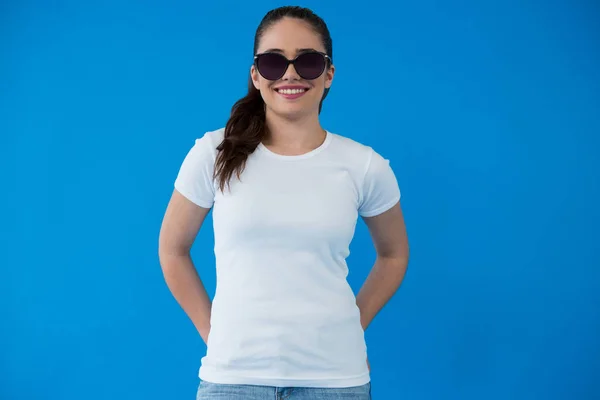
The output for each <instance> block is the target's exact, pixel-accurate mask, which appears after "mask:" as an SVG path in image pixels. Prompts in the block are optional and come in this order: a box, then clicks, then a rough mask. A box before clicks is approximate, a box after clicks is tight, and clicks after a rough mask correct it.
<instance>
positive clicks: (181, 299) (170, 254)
mask: <svg viewBox="0 0 600 400" xmlns="http://www.w3.org/2000/svg"><path fill="white" fill-rule="evenodd" d="M209 211H210V209H209V208H203V207H199V206H197V205H195V204H194V203H192V202H191V201H189V200H188V199H186V198H185V197H184V196H183V195H181V194H180V193H179V192H178V191H177V190H175V191H174V192H173V195H172V197H171V200H170V202H169V205H168V207H167V210H166V212H165V216H164V219H163V222H162V226H161V229H160V238H159V246H158V248H159V249H158V255H159V259H160V265H161V268H162V272H163V276H164V278H165V281H166V283H167V286H168V287H169V290H170V291H171V293H172V294H173V296H174V297H175V299H176V300H177V302H178V303H179V305H180V306H181V307H182V308H183V310H184V311H185V313H186V314H187V315H188V317H189V318H190V319H191V320H192V322H193V324H194V326H195V327H196V329H197V330H198V333H200V336H201V337H202V339H203V340H204V342H206V341H207V339H208V333H209V331H210V311H211V301H210V299H209V298H208V294H207V293H206V290H205V289H204V285H203V284H202V281H201V280H200V277H199V276H198V273H197V272H196V268H195V267H194V264H193V263H192V259H191V257H190V249H191V247H192V244H193V242H194V240H195V238H196V235H197V234H198V231H199V230H200V227H201V226H202V223H203V222H204V219H205V218H206V215H207V214H208V212H209Z"/></svg>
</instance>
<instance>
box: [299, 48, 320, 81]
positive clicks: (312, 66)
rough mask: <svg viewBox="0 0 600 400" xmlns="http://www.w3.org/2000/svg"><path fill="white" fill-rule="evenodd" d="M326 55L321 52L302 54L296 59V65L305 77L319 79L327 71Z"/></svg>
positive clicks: (300, 73)
mask: <svg viewBox="0 0 600 400" xmlns="http://www.w3.org/2000/svg"><path fill="white" fill-rule="evenodd" d="M325 64H326V61H325V57H324V56H323V55H322V54H319V53H306V54H302V55H300V56H299V57H298V59H296V63H295V64H294V67H295V68H296V72H297V73H298V75H300V76H301V77H302V78H303V79H306V80H311V79H317V78H318V77H319V76H321V74H322V73H323V71H325Z"/></svg>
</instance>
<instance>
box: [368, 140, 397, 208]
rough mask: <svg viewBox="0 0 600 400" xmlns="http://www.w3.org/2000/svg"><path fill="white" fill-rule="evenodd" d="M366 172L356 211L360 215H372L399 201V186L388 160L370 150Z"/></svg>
mask: <svg viewBox="0 0 600 400" xmlns="http://www.w3.org/2000/svg"><path fill="white" fill-rule="evenodd" d="M370 151H371V155H370V157H369V162H368V167H367V172H366V174H365V178H364V180H363V184H362V196H361V201H360V205H359V208H358V212H359V214H360V216H362V217H374V216H376V215H379V214H381V213H383V212H384V211H387V210H389V209H390V208H392V207H393V206H394V205H396V203H398V201H400V187H399V185H398V181H397V179H396V175H395V174H394V171H393V170H392V168H391V166H390V162H389V160H387V159H385V158H383V157H382V156H381V155H380V154H378V153H377V152H376V151H374V150H373V149H371V150H370Z"/></svg>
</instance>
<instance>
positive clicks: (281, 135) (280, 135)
mask: <svg viewBox="0 0 600 400" xmlns="http://www.w3.org/2000/svg"><path fill="white" fill-rule="evenodd" d="M266 124H267V128H268V131H269V134H268V136H267V137H266V138H265V140H264V144H265V146H268V147H269V148H271V149H277V150H278V151H279V152H283V153H286V154H289V155H294V154H301V153H305V152H308V151H312V150H314V149H316V148H317V147H319V146H320V145H321V144H323V141H324V140H325V136H326V133H325V131H324V129H323V128H322V127H321V123H320V122H319V116H318V114H315V115H310V116H307V117H303V118H298V119H294V120H291V119H287V118H284V117H281V116H278V115H276V114H275V113H273V112H270V111H269V109H267V112H266Z"/></svg>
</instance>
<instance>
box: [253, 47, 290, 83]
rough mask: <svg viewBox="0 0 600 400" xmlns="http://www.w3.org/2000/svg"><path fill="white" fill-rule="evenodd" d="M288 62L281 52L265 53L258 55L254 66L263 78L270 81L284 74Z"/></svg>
mask: <svg viewBox="0 0 600 400" xmlns="http://www.w3.org/2000/svg"><path fill="white" fill-rule="evenodd" d="M287 66H288V62H287V59H286V58H285V57H284V56H282V55H281V54H275V53H266V54H261V55H260V56H258V58H257V61H256V68H258V72H259V73H260V74H261V75H262V76H263V78H265V79H268V80H270V81H274V80H277V79H279V78H281V77H282V76H283V74H285V70H286V69H287Z"/></svg>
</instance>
